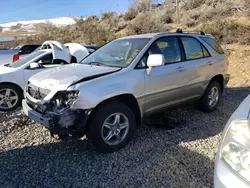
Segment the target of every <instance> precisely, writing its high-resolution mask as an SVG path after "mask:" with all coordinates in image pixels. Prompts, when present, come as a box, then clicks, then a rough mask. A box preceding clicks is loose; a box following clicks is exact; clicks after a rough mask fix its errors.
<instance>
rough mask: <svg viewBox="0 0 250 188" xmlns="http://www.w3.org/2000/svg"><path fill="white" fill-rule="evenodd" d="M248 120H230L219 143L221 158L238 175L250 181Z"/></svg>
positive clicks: (249, 130) (249, 123)
mask: <svg viewBox="0 0 250 188" xmlns="http://www.w3.org/2000/svg"><path fill="white" fill-rule="evenodd" d="M249 126H250V122H249V121H248V120H236V121H232V122H231V124H230V126H229V127H228V129H227V131H226V133H225V135H224V138H223V141H222V145H221V153H220V154H221V155H220V156H221V158H222V159H223V160H224V162H225V163H226V164H228V166H230V168H232V170H233V171H235V172H236V173H237V174H238V175H239V176H241V177H242V178H244V179H245V180H246V181H248V182H250V128H249Z"/></svg>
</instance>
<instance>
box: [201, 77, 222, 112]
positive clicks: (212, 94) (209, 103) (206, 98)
mask: <svg viewBox="0 0 250 188" xmlns="http://www.w3.org/2000/svg"><path fill="white" fill-rule="evenodd" d="M221 90H222V88H221V85H220V84H219V83H218V82H217V81H216V80H213V81H211V82H210V83H209V85H208V86H207V89H206V91H205V92H204V94H203V96H202V97H201V99H200V101H199V108H200V110H201V111H203V112H207V113H208V112H212V111H214V110H216V109H217V107H218V105H219V102H220V98H221Z"/></svg>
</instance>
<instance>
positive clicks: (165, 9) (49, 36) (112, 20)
mask: <svg viewBox="0 0 250 188" xmlns="http://www.w3.org/2000/svg"><path fill="white" fill-rule="evenodd" d="M153 2H154V1H153V0H134V1H133V2H132V4H131V7H130V8H129V10H128V11H127V12H125V13H124V14H118V13H116V12H104V13H102V15H101V16H100V17H98V16H96V15H91V16H89V17H88V18H87V19H86V20H85V21H83V20H78V21H77V23H76V24H75V25H71V26H67V27H64V28H57V27H55V26H52V25H51V24H49V23H48V24H38V25H36V26H35V27H36V30H37V33H36V34H37V35H36V36H29V37H26V38H23V37H22V38H21V39H20V40H19V41H17V42H16V44H18V43H20V42H21V43H33V42H35V43H41V42H43V41H44V40H59V41H61V42H79V43H87V44H97V45H103V44H105V43H106V42H107V41H110V40H112V39H114V38H117V37H120V36H124V35H133V34H142V33H150V32H167V31H170V30H175V29H176V27H181V28H184V29H187V30H190V29H198V30H201V29H202V30H205V32H207V33H211V34H213V35H214V36H215V37H216V38H217V39H218V40H219V42H221V43H224V44H231V43H241V44H250V2H249V1H248V0H236V1H234V0H183V1H181V2H180V24H179V25H178V26H177V25H176V24H174V23H175V22H176V14H175V4H174V2H173V1H171V0H165V3H164V4H163V5H161V6H160V5H158V4H153ZM6 34H7V35H9V36H15V35H18V36H20V35H22V34H24V33H18V32H14V33H12V32H9V33H4V35H6ZM1 35H3V33H1V32H0V36H1ZM11 45H14V44H11Z"/></svg>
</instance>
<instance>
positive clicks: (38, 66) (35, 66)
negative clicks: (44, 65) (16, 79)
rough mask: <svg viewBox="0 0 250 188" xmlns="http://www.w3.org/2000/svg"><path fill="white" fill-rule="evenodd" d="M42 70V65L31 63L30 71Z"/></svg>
mask: <svg viewBox="0 0 250 188" xmlns="http://www.w3.org/2000/svg"><path fill="white" fill-rule="evenodd" d="M37 68H40V65H39V64H38V63H36V62H32V63H30V69H37Z"/></svg>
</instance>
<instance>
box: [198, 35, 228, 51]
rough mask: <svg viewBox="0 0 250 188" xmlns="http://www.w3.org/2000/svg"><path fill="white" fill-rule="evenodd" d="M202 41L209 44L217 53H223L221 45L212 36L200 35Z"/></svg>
mask: <svg viewBox="0 0 250 188" xmlns="http://www.w3.org/2000/svg"><path fill="white" fill-rule="evenodd" d="M200 38H201V39H202V40H203V41H205V42H206V43H207V44H208V45H209V46H211V47H212V48H213V49H214V50H215V51H216V52H217V53H218V54H224V53H225V52H224V51H223V49H222V47H221V46H220V45H219V43H218V42H216V41H215V40H214V39H213V38H208V37H200Z"/></svg>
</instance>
